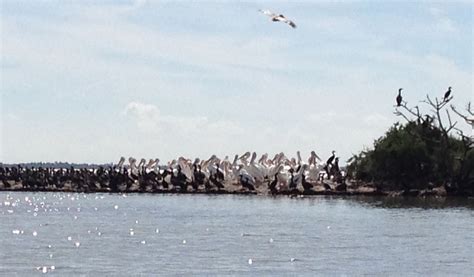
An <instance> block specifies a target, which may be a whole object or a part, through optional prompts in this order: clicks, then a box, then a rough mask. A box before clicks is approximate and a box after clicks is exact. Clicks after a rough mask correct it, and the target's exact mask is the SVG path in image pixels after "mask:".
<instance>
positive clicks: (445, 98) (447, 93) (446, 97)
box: [444, 87, 451, 101]
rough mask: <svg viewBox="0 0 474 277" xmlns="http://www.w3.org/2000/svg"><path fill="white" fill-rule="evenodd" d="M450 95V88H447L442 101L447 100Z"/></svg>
mask: <svg viewBox="0 0 474 277" xmlns="http://www.w3.org/2000/svg"><path fill="white" fill-rule="evenodd" d="M450 95H451V87H448V91H446V92H445V93H444V101H446V100H448V98H449V96H450Z"/></svg>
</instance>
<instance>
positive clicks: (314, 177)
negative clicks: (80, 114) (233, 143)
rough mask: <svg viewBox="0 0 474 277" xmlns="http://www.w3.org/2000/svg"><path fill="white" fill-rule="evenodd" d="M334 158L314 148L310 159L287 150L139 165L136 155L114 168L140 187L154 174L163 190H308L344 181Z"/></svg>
mask: <svg viewBox="0 0 474 277" xmlns="http://www.w3.org/2000/svg"><path fill="white" fill-rule="evenodd" d="M334 157H335V152H334V151H333V152H332V156H331V157H330V159H329V160H328V162H327V164H326V163H321V158H320V157H319V156H318V155H317V154H316V152H315V151H311V153H310V155H309V157H308V159H307V161H304V160H303V158H302V157H301V153H300V151H298V152H297V153H296V158H288V157H287V156H286V155H285V154H284V153H283V152H281V153H277V154H275V155H274V156H273V158H269V155H268V154H267V153H265V154H263V155H261V156H260V157H258V155H257V153H256V152H252V153H251V152H245V153H243V154H242V155H235V156H234V159H233V161H232V162H231V160H229V157H228V156H226V157H225V158H224V159H221V158H219V157H217V156H216V155H212V156H211V157H210V158H209V159H206V160H201V159H200V158H195V159H194V160H192V159H189V158H185V157H179V158H178V159H174V160H171V161H169V162H167V163H165V164H159V162H160V160H159V159H150V160H149V162H148V163H147V162H146V160H145V159H141V161H140V163H139V164H138V165H137V164H136V159H135V158H132V157H130V158H129V159H128V161H129V163H128V165H126V164H125V163H124V161H125V158H124V157H121V158H120V160H119V162H118V163H117V164H115V165H114V166H113V171H115V172H117V173H123V174H125V175H127V176H128V177H129V178H130V180H133V181H136V184H135V185H136V186H140V185H143V183H145V186H146V180H145V179H146V178H145V179H144V177H140V176H148V177H150V176H151V177H152V179H153V180H154V181H156V183H155V185H158V186H161V188H163V189H169V188H172V187H174V188H178V189H180V190H185V191H187V188H188V186H189V187H191V188H192V189H193V190H194V191H197V190H199V189H202V188H204V189H205V190H209V189H217V190H219V189H223V188H224V187H225V186H237V187H239V186H240V188H241V189H246V190H250V191H253V190H256V189H258V188H262V187H263V188H265V187H267V188H268V189H269V190H270V191H271V192H278V191H282V190H288V189H298V188H300V187H301V188H303V190H304V191H308V190H310V189H311V188H312V187H313V184H316V183H317V182H319V181H323V180H324V179H328V180H332V181H335V182H339V183H341V182H343V178H344V176H345V172H343V171H339V172H335V171H331V172H330V171H328V170H327V168H328V167H333V166H334V165H333V160H334ZM329 172H330V173H329ZM140 180H141V181H140ZM140 183H142V184H140ZM264 184H266V185H267V186H265V185H264ZM131 185H132V186H133V185H134V184H133V183H132V184H131ZM149 189H151V188H149Z"/></svg>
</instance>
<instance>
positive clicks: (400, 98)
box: [396, 88, 403, 107]
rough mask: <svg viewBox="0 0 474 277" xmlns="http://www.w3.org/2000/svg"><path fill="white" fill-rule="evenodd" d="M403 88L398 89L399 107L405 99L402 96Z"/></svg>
mask: <svg viewBox="0 0 474 277" xmlns="http://www.w3.org/2000/svg"><path fill="white" fill-rule="evenodd" d="M402 90H403V89H402V88H399V89H398V95H397V98H396V100H397V107H400V105H402V100H403V97H402Z"/></svg>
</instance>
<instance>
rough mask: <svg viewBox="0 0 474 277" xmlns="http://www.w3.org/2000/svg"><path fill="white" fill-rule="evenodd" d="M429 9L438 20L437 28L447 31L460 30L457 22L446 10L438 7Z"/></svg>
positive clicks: (456, 31) (455, 31) (436, 20)
mask: <svg viewBox="0 0 474 277" xmlns="http://www.w3.org/2000/svg"><path fill="white" fill-rule="evenodd" d="M428 11H429V13H430V14H431V16H432V17H433V18H434V20H435V22H436V23H435V26H436V29H437V30H439V31H443V32H447V33H458V32H459V29H458V27H457V26H456V23H455V22H454V21H453V20H452V19H450V18H449V17H448V16H447V14H446V11H445V10H443V9H441V8H438V7H430V8H429V9H428Z"/></svg>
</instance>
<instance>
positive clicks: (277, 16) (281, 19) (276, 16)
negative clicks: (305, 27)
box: [258, 10, 296, 28]
mask: <svg viewBox="0 0 474 277" xmlns="http://www.w3.org/2000/svg"><path fill="white" fill-rule="evenodd" d="M258 11H259V12H261V13H263V14H264V15H266V16H268V17H270V20H271V21H273V22H278V21H279V22H283V23H286V24H288V25H290V26H291V27H292V28H296V24H295V23H294V22H293V21H291V20H289V19H288V18H286V17H285V16H284V15H282V14H276V13H273V12H271V11H269V10H258Z"/></svg>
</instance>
